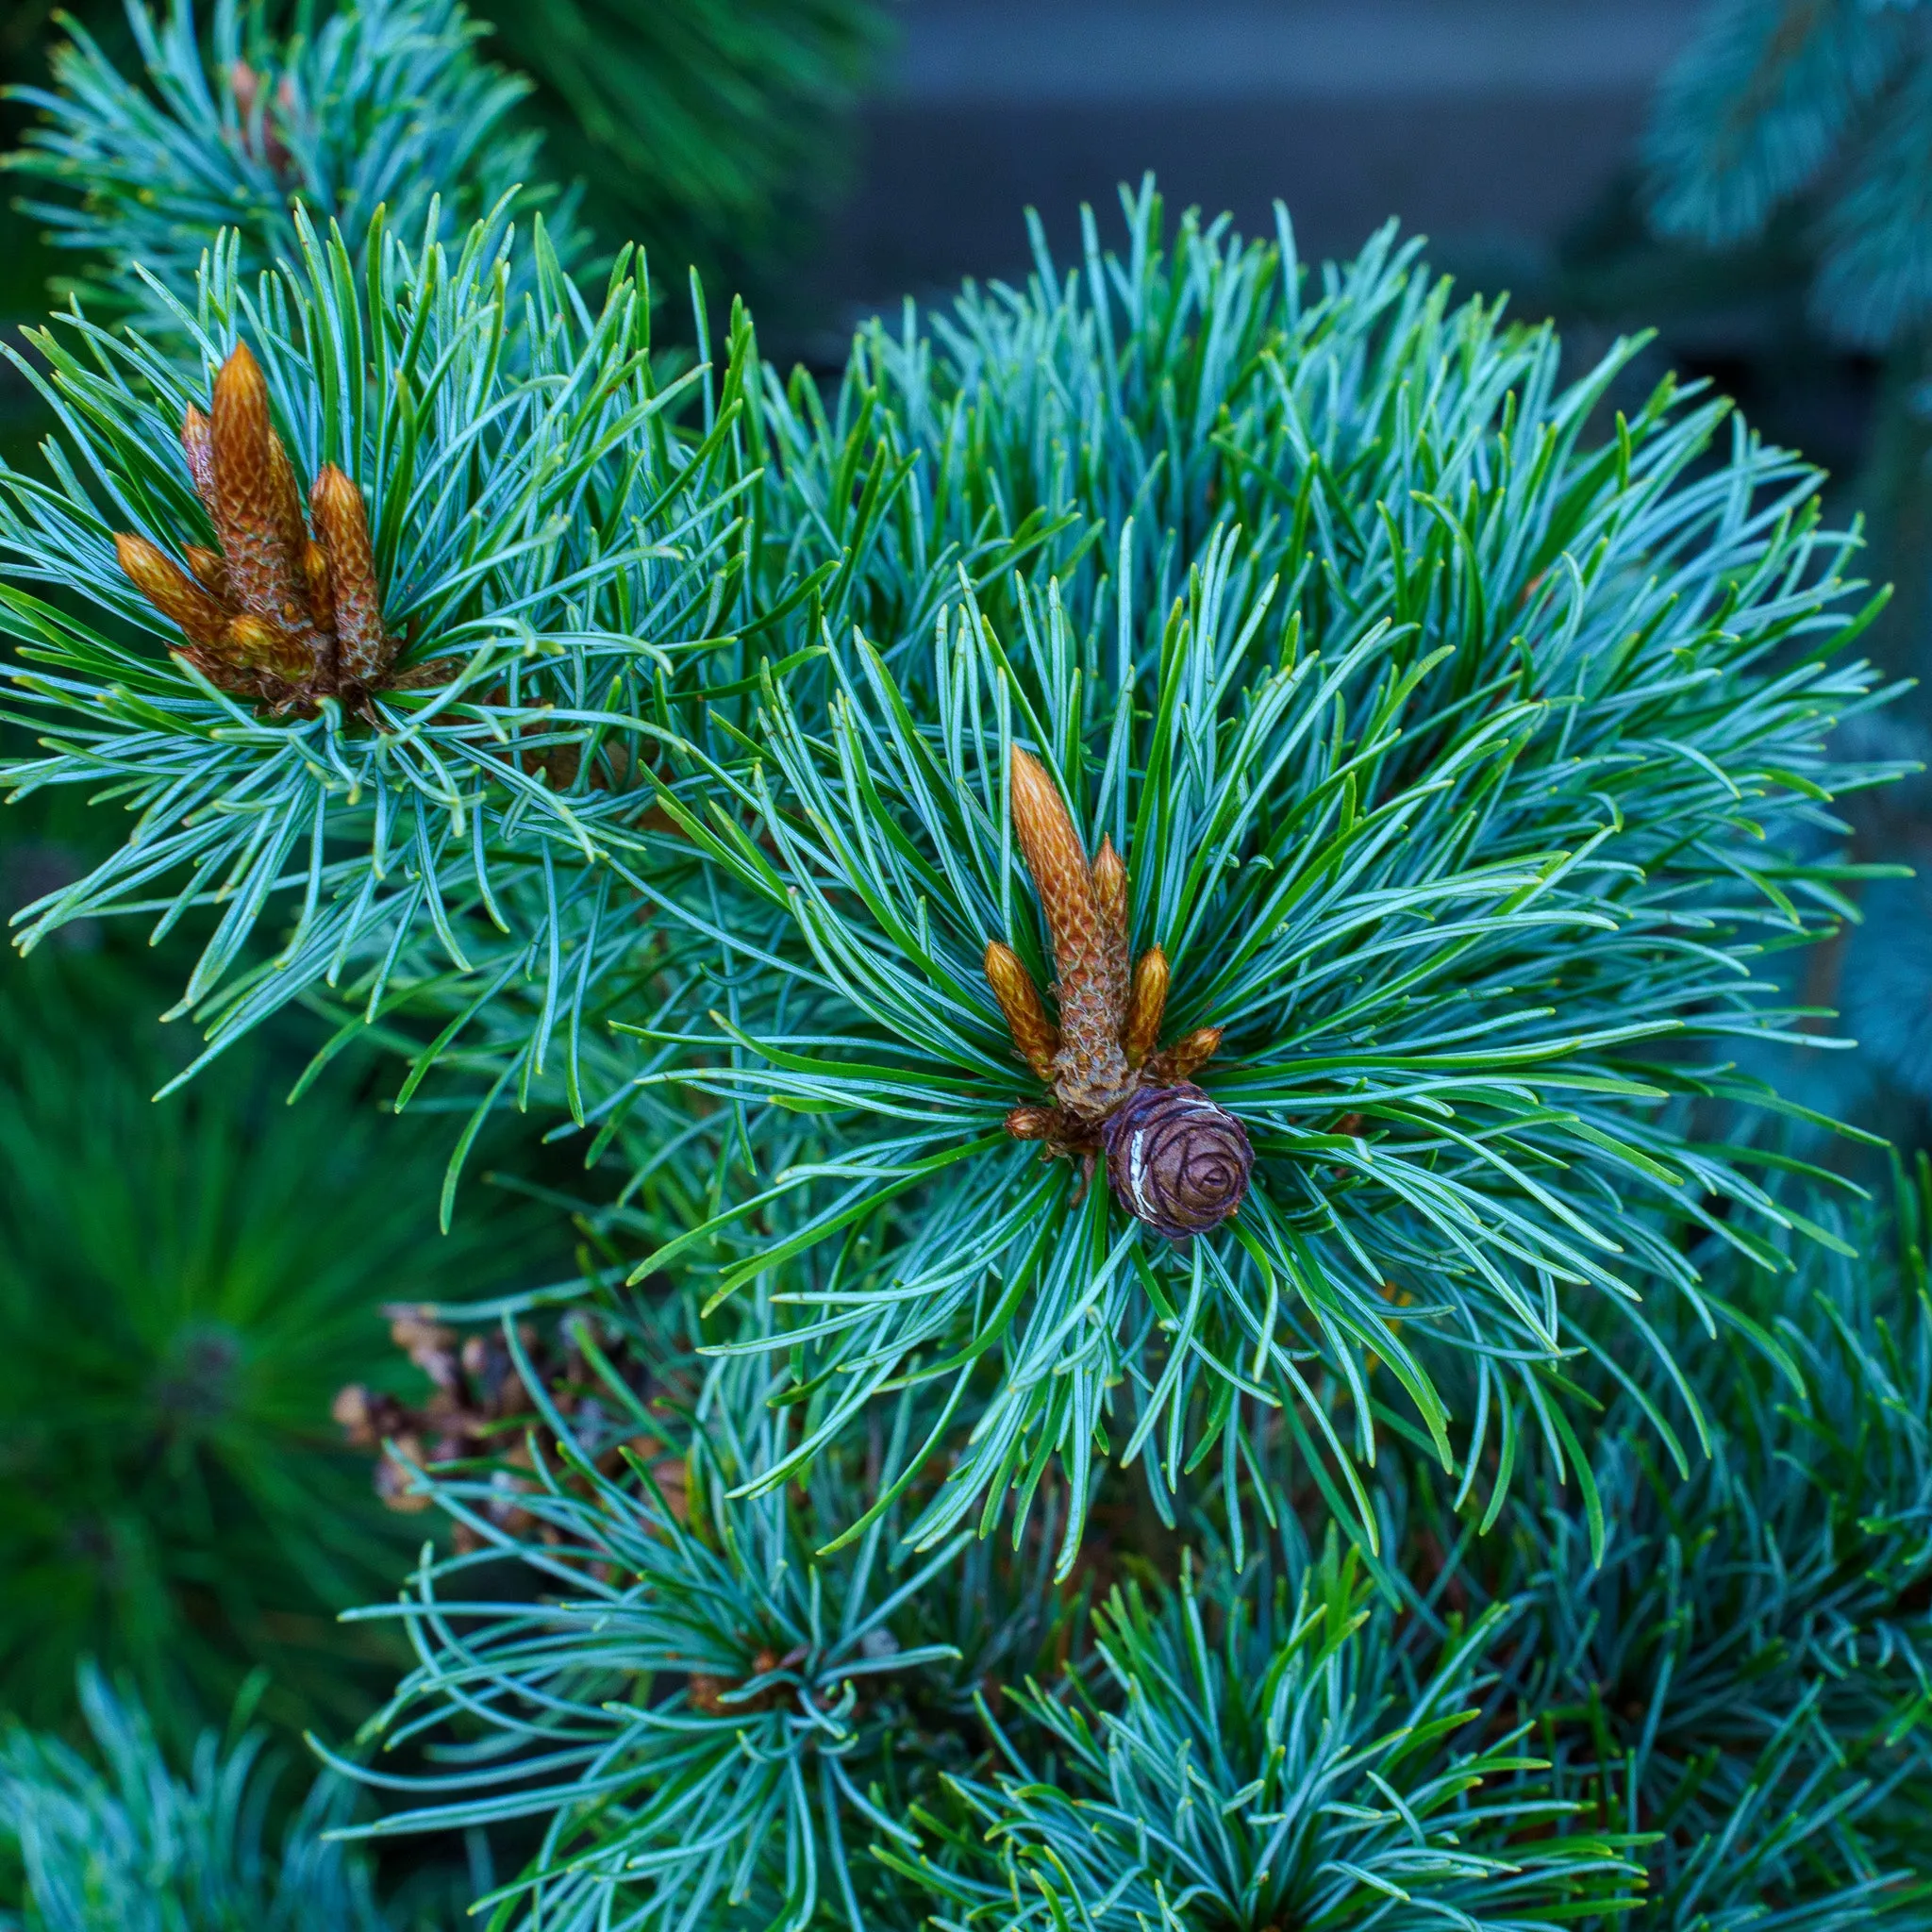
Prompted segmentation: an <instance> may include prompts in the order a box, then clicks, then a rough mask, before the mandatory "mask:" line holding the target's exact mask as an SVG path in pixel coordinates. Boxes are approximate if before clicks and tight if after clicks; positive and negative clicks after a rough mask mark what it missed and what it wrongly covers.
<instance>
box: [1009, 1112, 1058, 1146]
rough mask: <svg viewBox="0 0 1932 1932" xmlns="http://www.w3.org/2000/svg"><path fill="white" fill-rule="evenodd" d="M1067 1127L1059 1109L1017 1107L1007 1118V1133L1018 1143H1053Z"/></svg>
mask: <svg viewBox="0 0 1932 1932" xmlns="http://www.w3.org/2000/svg"><path fill="white" fill-rule="evenodd" d="M1065 1125H1066V1123H1065V1121H1064V1120H1063V1119H1062V1118H1061V1115H1060V1110H1059V1108H1057V1107H1016V1108H1013V1110H1012V1111H1011V1112H1010V1113H1009V1114H1008V1116H1007V1132H1008V1133H1009V1134H1010V1135H1012V1137H1013V1139H1014V1140H1016V1141H1051V1140H1052V1139H1053V1138H1054V1136H1055V1135H1057V1134H1058V1133H1059V1132H1060V1131H1061V1130H1062V1129H1063V1128H1064V1127H1065Z"/></svg>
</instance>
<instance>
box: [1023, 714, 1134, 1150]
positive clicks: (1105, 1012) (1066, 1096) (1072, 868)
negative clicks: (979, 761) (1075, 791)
mask: <svg viewBox="0 0 1932 1932" xmlns="http://www.w3.org/2000/svg"><path fill="white" fill-rule="evenodd" d="M1012 788H1013V830H1014V832H1015V834H1016V835H1017V836H1018V838H1019V841H1020V849H1021V851H1022V852H1024V854H1025V857H1026V868H1027V870H1028V871H1029V872H1030V873H1031V874H1033V883H1034V885H1035V886H1036V887H1037V888H1038V889H1039V892H1040V905H1041V911H1042V912H1043V913H1044V914H1045V915H1046V926H1047V931H1048V933H1049V935H1050V936H1051V938H1052V940H1053V957H1054V965H1055V967H1056V969H1057V970H1058V974H1059V978H1058V984H1057V986H1056V989H1055V991H1056V992H1057V994H1058V999H1059V1008H1060V1047H1059V1052H1058V1054H1057V1055H1056V1056H1055V1059H1054V1087H1055V1091H1057V1092H1058V1095H1059V1099H1060V1104H1061V1105H1062V1106H1063V1107H1065V1108H1067V1109H1068V1110H1069V1111H1070V1112H1072V1113H1074V1114H1076V1115H1078V1116H1080V1117H1081V1118H1083V1119H1087V1120H1099V1119H1102V1118H1103V1117H1105V1115H1106V1114H1107V1113H1108V1110H1109V1109H1110V1108H1114V1107H1117V1106H1118V1105H1119V1104H1120V1102H1121V1101H1122V1100H1123V1099H1124V1097H1125V1096H1126V1094H1127V1093H1128V1092H1129V1091H1131V1090H1132V1085H1133V1081H1132V1075H1131V1074H1130V1073H1129V1071H1128V1067H1127V1062H1126V1058H1125V1056H1124V1054H1123V1053H1122V1052H1121V1043H1120V1024H1121V1012H1120V1007H1119V1005H1118V1003H1117V1001H1116V999H1115V997H1114V991H1113V980H1112V974H1111V973H1110V971H1109V968H1108V955H1109V949H1110V936H1109V932H1108V926H1107V924H1106V922H1105V921H1104V919H1103V916H1102V913H1101V909H1100V907H1099V905H1098V903H1097V902H1096V899H1095V895H1094V891H1093V877H1092V874H1091V871H1090V870H1089V867H1088V863H1087V854H1086V852H1085V850H1084V849H1083V848H1082V846H1081V844H1080V839H1079V835H1078V834H1077V833H1076V832H1075V831H1074V822H1073V820H1072V819H1071V818H1069V817H1068V816H1067V808H1066V807H1065V806H1064V805H1062V804H1061V803H1060V795H1059V793H1058V791H1056V790H1055V789H1054V783H1053V780H1052V779H1051V778H1049V777H1048V776H1047V774H1046V768H1045V766H1043V765H1042V764H1041V762H1040V760H1039V759H1038V758H1034V757H1033V756H1032V755H1031V754H1030V753H1027V752H1024V751H1022V750H1021V749H1020V748H1019V747H1018V746H1017V745H1015V746H1014V747H1013V759H1012Z"/></svg>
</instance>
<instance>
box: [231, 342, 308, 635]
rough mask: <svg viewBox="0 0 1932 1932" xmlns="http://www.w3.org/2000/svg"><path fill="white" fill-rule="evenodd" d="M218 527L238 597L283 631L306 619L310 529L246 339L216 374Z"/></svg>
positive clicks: (264, 385)
mask: <svg viewBox="0 0 1932 1932" xmlns="http://www.w3.org/2000/svg"><path fill="white" fill-rule="evenodd" d="M208 440H209V444H210V447H211V451H212V470H213V475H214V498H215V510H214V515H215V528H216V529H217V531H218V532H219V533H220V535H221V540H222V555H223V557H224V558H226V560H227V566H228V582H229V584H230V586H231V587H232V588H233V591H234V593H235V601H236V602H237V603H238V604H240V605H241V606H242V608H243V609H244V610H247V611H250V612H252V613H253V614H254V615H255V616H257V617H262V618H267V619H269V620H270V621H271V622H273V623H275V624H277V625H280V626H281V627H282V628H283V629H284V630H291V631H292V630H299V629H302V628H304V627H305V626H306V625H308V622H309V615H308V587H307V585H306V583H305V582H304V580H303V575H302V552H303V548H304V546H305V545H306V544H307V542H308V532H307V530H306V529H305V528H304V526H303V523H302V506H301V501H300V499H299V497H298V496H297V494H296V491H295V478H294V473H293V472H292V471H291V468H290V467H289V457H288V452H287V451H286V450H284V449H283V448H282V445H281V439H280V438H279V437H277V436H276V435H275V429H274V426H273V425H272V424H271V423H270V421H269V406H268V384H267V383H266V382H265V381H263V379H262V374H261V368H260V365H259V364H258V362H257V361H256V359H255V358H254V356H253V355H251V354H250V353H249V349H248V344H247V343H246V342H238V343H237V344H236V346H235V352H234V354H233V355H231V356H230V357H229V358H228V359H227V360H226V361H225V363H223V365H222V373H221V374H220V375H218V376H216V378H215V396H214V415H213V418H212V420H211V423H210V425H209V437H208Z"/></svg>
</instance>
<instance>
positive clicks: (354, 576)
mask: <svg viewBox="0 0 1932 1932" xmlns="http://www.w3.org/2000/svg"><path fill="white" fill-rule="evenodd" d="M308 508H309V511H310V514H311V515H313V517H314V518H315V534H316V535H317V536H318V537H320V538H321V539H322V545H323V548H324V550H325V552H326V553H327V556H328V579H329V591H330V602H331V604H332V606H333V608H334V611H335V629H336V661H337V664H338V666H339V668H340V670H341V675H343V676H344V677H345V678H354V679H355V680H356V681H357V682H358V684H365V685H369V684H374V683H375V681H376V680H377V679H378V678H379V677H380V676H381V675H382V674H383V673H384V672H385V671H387V670H388V669H389V663H390V659H391V657H392V656H393V655H394V650H395V646H394V645H393V644H392V643H391V641H390V639H389V636H388V633H387V632H385V631H384V629H383V627H382V592H381V591H380V590H379V589H378V588H377V586H376V582H375V550H374V548H373V547H372V545H371V543H370V541H369V512H368V509H367V508H366V506H365V505H364V503H363V501H362V492H361V491H360V490H358V488H357V487H356V483H355V481H354V479H353V478H351V477H349V476H347V475H344V474H343V473H342V472H341V470H339V469H337V468H336V466H335V465H334V464H333V463H325V464H324V465H323V466H322V468H321V469H320V470H318V471H317V472H316V473H315V485H314V487H313V488H312V489H311V490H310V491H309V492H308Z"/></svg>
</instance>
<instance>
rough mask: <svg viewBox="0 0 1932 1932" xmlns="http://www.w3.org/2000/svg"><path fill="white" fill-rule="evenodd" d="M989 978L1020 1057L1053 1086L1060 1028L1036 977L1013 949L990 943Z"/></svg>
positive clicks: (987, 956) (988, 947)
mask: <svg viewBox="0 0 1932 1932" xmlns="http://www.w3.org/2000/svg"><path fill="white" fill-rule="evenodd" d="M986 976H987V980H988V982H989V983H990V984H991V987H992V991H993V997H994V998H995V999H996V1000H998V1001H999V1003H1000V1011H1001V1012H1003V1013H1004V1014H1005V1015H1006V1016H1007V1030H1008V1032H1009V1033H1011V1034H1012V1036H1013V1044H1014V1045H1015V1046H1017V1047H1018V1048H1019V1049H1020V1057H1021V1058H1023V1059H1024V1061H1025V1062H1026V1064H1027V1065H1028V1066H1029V1067H1031V1068H1032V1069H1033V1071H1034V1073H1035V1074H1038V1075H1039V1076H1040V1078H1041V1079H1042V1080H1044V1081H1045V1082H1046V1083H1047V1084H1048V1085H1049V1086H1051V1085H1052V1084H1053V1057H1054V1055H1055V1054H1057V1053H1058V1051H1059V1045H1060V1036H1059V1029H1058V1027H1057V1026H1055V1024H1053V1022H1052V1021H1051V1020H1049V1019H1048V1018H1047V1017H1046V1008H1045V1007H1044V1006H1042V1005H1041V998H1040V989H1039V988H1038V987H1037V986H1035V985H1034V984H1033V975H1032V974H1030V973H1028V972H1027V970H1026V968H1025V966H1024V964H1023V963H1022V961H1021V958H1020V956H1019V954H1017V953H1016V952H1014V951H1013V949H1012V947H1010V946H1004V945H1002V944H1001V943H1000V942H999V941H998V940H991V941H988V943H987V948H986Z"/></svg>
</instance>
